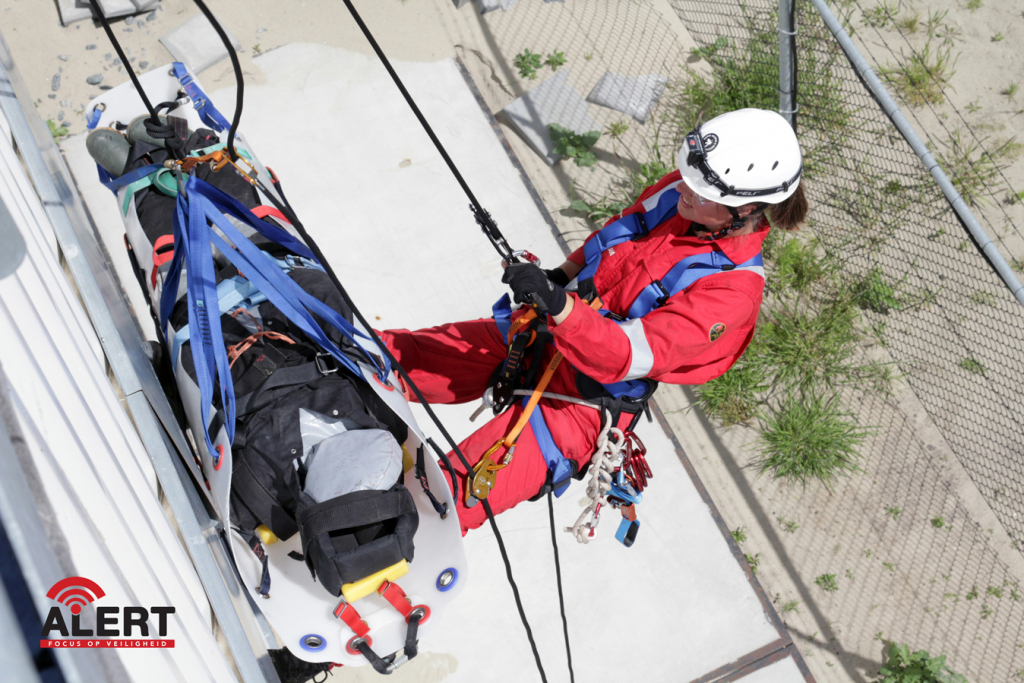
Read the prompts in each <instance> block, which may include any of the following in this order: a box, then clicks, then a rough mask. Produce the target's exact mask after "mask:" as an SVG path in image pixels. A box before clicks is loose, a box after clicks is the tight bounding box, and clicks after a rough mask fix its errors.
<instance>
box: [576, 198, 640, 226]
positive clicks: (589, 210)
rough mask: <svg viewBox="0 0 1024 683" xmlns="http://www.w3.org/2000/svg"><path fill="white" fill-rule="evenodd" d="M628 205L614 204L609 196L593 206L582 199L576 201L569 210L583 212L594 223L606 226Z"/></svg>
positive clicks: (624, 203)
mask: <svg viewBox="0 0 1024 683" xmlns="http://www.w3.org/2000/svg"><path fill="white" fill-rule="evenodd" d="M627 206H629V205H628V204H626V202H613V201H611V200H610V199H608V197H607V196H605V197H601V199H598V200H597V201H596V202H594V203H593V204H590V203H588V202H586V201H584V200H582V199H574V200H573V201H572V203H571V204H570V205H569V208H570V209H572V210H573V211H581V212H583V213H585V214H587V218H589V219H590V220H592V221H594V222H595V223H597V224H598V225H604V223H605V221H607V220H608V219H609V218H611V217H612V216H617V215H619V214H620V213H622V210H623V209H625V208H626V207H627Z"/></svg>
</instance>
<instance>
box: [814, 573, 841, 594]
mask: <svg viewBox="0 0 1024 683" xmlns="http://www.w3.org/2000/svg"><path fill="white" fill-rule="evenodd" d="M814 584H815V585H816V586H818V588H820V589H821V590H823V591H825V592H826V593H835V592H836V591H837V590H839V585H838V584H837V583H836V575H835V574H822V575H820V576H818V577H817V578H816V579H814Z"/></svg>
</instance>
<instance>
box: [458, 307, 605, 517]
mask: <svg viewBox="0 0 1024 683" xmlns="http://www.w3.org/2000/svg"><path fill="white" fill-rule="evenodd" d="M602 305H603V304H602V302H601V299H600V298H599V297H597V298H595V299H594V300H593V301H591V302H590V307H591V308H593V309H594V310H595V311H596V310H598V309H600V308H601V306H602ZM536 317H537V313H536V311H534V310H530V311H527V312H526V313H525V314H524V315H522V316H521V317H520V318H519V319H518V320H516V323H521V321H524V320H525V321H526V322H527V323H528V322H529V321H531V320H533V319H534V318H536ZM524 324H526V323H521V324H519V326H518V327H517V326H516V325H515V323H513V326H512V327H511V328H509V338H510V339H511V338H512V336H514V335H513V332H514V331H515V330H516V329H519V328H521V327H522V326H523V325H524ZM563 358H564V356H563V355H562V353H561V351H556V352H555V355H554V356H552V358H551V361H550V362H549V363H548V366H547V368H545V369H544V374H543V375H541V378H540V381H539V382H537V387H536V388H535V389H534V390H533V393H532V394H530V400H529V401H527V403H526V407H525V408H524V409H523V413H522V415H520V416H519V420H518V421H517V422H516V424H515V426H514V427H512V429H511V430H510V431H509V433H508V435H507V436H505V438H504V439H498V441H497V443H495V444H494V445H493V446H491V447H490V448H488V449H487V452H486V453H484V456H483V457H482V458H480V461H479V462H478V463H477V464H476V465H475V466H474V467H473V476H472V477H471V478H470V480H469V481H470V485H469V486H467V487H466V502H467V503H468V502H469V499H470V497H476V498H478V499H480V500H483V499H485V498H487V494H488V493H490V491H491V489H492V488H494V484H495V482H496V480H497V479H496V475H497V473H498V470H500V469H502V468H504V467H507V466H508V465H509V464H510V463H511V462H512V455H513V453H515V450H516V439H518V438H519V435H520V434H521V433H522V431H523V429H525V428H526V425H527V423H528V422H529V421H530V415H532V414H533V411H534V410H535V409H536V408H537V404H538V403H539V402H540V399H541V396H542V395H543V394H544V390H545V389H547V388H548V384H549V383H550V382H551V378H552V377H554V376H555V370H556V369H557V368H558V364H559V363H561V362H562V359H563ZM502 446H504V447H505V448H507V449H508V450H507V451H506V452H505V456H504V457H503V458H502V459H501V462H494V461H493V460H491V456H492V455H494V454H495V453H496V452H497V451H498V449H499V448H501V447H502Z"/></svg>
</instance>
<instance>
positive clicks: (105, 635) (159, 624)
mask: <svg viewBox="0 0 1024 683" xmlns="http://www.w3.org/2000/svg"><path fill="white" fill-rule="evenodd" d="M105 595H106V593H104V592H103V589H102V588H100V586H99V584H98V583H96V582H95V581H91V580H90V579H87V578H85V577H84V576H69V577H68V578H66V579H62V580H61V581H58V582H57V583H55V584H53V586H52V587H51V588H50V590H49V591H47V593H46V597H48V598H50V599H51V600H54V601H56V602H57V604H56V605H54V606H53V607H51V608H50V612H49V614H47V615H46V622H45V623H44V624H43V632H42V634H41V640H40V641H39V647H47V648H71V647H129V648H151V647H155V648H167V647H174V641H173V640H169V639H167V638H166V636H167V616H168V615H169V614H174V608H173V607H171V606H169V605H164V606H157V607H150V608H149V609H146V608H145V607H139V606H134V605H133V606H123V607H117V606H114V605H101V606H97V607H96V630H95V632H93V629H91V628H84V627H83V626H82V624H81V616H82V608H84V607H85V606H86V605H89V604H92V603H93V602H95V601H97V600H99V599H100V598H102V597H104V596H105ZM65 610H66V611H67V612H70V613H71V618H70V622H71V628H70V629H69V628H68V620H67V619H65ZM151 618H152V619H153V620H154V622H155V624H156V634H155V636H156V637H150V628H149V626H150V619H151ZM55 633H57V634H59V635H60V638H59V639H54V638H53V635H54V634H55ZM136 634H138V636H139V637H138V638H132V636H133V635H136Z"/></svg>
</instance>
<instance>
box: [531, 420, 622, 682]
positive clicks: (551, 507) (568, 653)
mask: <svg viewBox="0 0 1024 683" xmlns="http://www.w3.org/2000/svg"><path fill="white" fill-rule="evenodd" d="M638 414H639V413H638ZM548 519H549V520H550V521H551V547H552V548H554V549H555V579H556V580H557V581H558V609H559V611H560V612H561V613H562V634H563V635H564V636H565V658H566V660H567V661H568V662H569V681H570V683H576V675H575V674H574V673H573V671H572V648H570V647H569V622H568V621H567V620H566V618H565V598H564V596H563V595H562V565H561V563H560V562H559V561H558V538H557V535H556V534H555V503H554V496H553V495H552V492H551V491H548Z"/></svg>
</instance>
